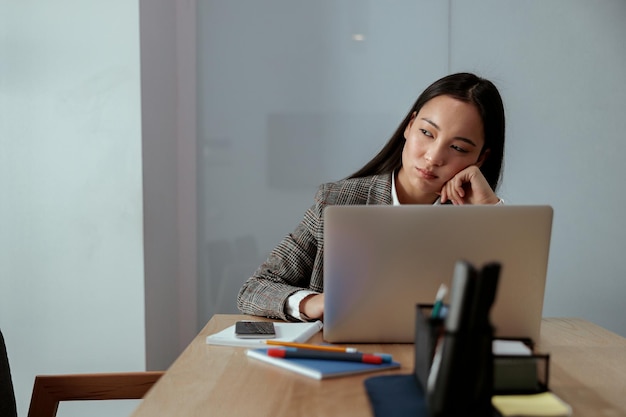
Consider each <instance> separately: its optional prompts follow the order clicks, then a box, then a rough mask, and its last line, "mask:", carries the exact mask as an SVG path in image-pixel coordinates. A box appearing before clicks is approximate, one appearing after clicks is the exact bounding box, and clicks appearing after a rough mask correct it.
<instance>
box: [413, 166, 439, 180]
mask: <svg viewBox="0 0 626 417" xmlns="http://www.w3.org/2000/svg"><path fill="white" fill-rule="evenodd" d="M417 172H418V173H419V175H420V176H421V177H422V178H424V179H427V180H434V179H436V178H437V176H436V175H435V173H434V172H432V171H428V170H426V169H422V168H417Z"/></svg>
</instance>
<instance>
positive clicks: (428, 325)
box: [414, 304, 550, 394]
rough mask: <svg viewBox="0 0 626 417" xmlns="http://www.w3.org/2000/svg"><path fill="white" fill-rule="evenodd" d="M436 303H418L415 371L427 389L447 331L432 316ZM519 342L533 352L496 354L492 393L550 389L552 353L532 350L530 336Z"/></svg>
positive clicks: (441, 322) (535, 391)
mask: <svg viewBox="0 0 626 417" xmlns="http://www.w3.org/2000/svg"><path fill="white" fill-rule="evenodd" d="M433 307H434V306H433V304H418V305H417V312H416V329H415V353H414V354H415V368H414V374H415V377H416V378H417V380H418V381H419V383H420V384H421V386H422V388H424V390H426V387H427V383H428V375H429V373H430V368H431V365H432V361H433V357H434V354H435V349H436V346H437V342H438V340H439V338H440V337H442V335H443V333H444V320H443V319H442V318H440V317H432V310H433ZM503 340H515V341H520V342H522V343H524V344H525V345H527V346H528V347H529V348H530V351H531V354H530V355H494V356H493V365H494V366H493V368H494V369H493V393H494V394H529V393H537V392H543V391H546V390H547V389H548V379H549V364H550V355H548V354H537V353H533V352H532V349H533V343H532V341H531V340H529V339H523V338H520V339H513V338H510V339H503Z"/></svg>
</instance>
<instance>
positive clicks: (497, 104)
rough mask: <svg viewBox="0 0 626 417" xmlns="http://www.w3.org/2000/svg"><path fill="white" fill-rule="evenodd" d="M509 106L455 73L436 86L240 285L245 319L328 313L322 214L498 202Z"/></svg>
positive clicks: (481, 82)
mask: <svg viewBox="0 0 626 417" xmlns="http://www.w3.org/2000/svg"><path fill="white" fill-rule="evenodd" d="M503 154H504V106H503V104H502V99H501V97H500V94H499V92H498V90H497V88H496V87H495V86H494V85H493V84H492V83H491V82H490V81H488V80H485V79H483V78H480V77H477V76H476V75H474V74H469V73H458V74H452V75H449V76H446V77H444V78H441V79H440V80H437V81H435V82H434V83H433V84H431V85H430V86H429V87H428V88H426V90H424V92H423V93H422V94H421V95H420V96H419V97H418V99H417V101H416V102H415V104H414V105H413V107H412V108H411V110H410V111H409V113H408V114H407V116H406V117H405V118H404V120H403V121H402V123H400V126H398V129H397V130H396V132H395V133H394V134H393V136H392V137H391V139H389V141H388V142H387V144H386V145H385V146H384V147H383V149H382V150H381V151H380V152H379V153H378V155H376V156H375V157H374V158H373V159H372V160H371V161H370V162H368V163H367V164H366V165H365V166H364V167H363V168H361V169H360V170H359V171H357V172H356V173H354V174H353V175H351V176H350V177H348V178H347V179H344V180H341V181H338V182H334V183H327V184H323V185H321V186H320V188H319V190H318V192H317V194H316V196H315V204H314V205H313V206H312V207H311V208H310V209H309V210H307V212H306V213H305V215H304V218H303V220H302V221H301V222H300V224H299V225H298V227H297V228H296V230H295V231H294V232H293V233H291V234H289V235H287V236H286V237H285V238H284V239H283V240H282V242H281V243H280V244H279V245H278V246H277V247H276V248H275V249H274V250H273V251H272V253H271V254H270V256H269V258H268V259H267V261H265V262H264V263H263V264H262V265H261V266H260V267H259V268H258V269H257V270H256V272H255V273H254V274H253V276H252V277H250V278H249V279H248V280H247V281H246V282H245V283H244V285H243V287H242V288H241V290H240V291H239V295H238V297H237V306H238V307H239V310H240V311H241V312H242V313H244V314H251V315H257V316H266V317H272V318H280V319H283V320H314V319H321V318H323V316H324V294H323V275H322V274H323V254H324V247H323V233H324V224H323V212H324V207H326V206H328V205H336V204H340V205H348V204H394V205H398V204H442V203H451V204H500V203H501V202H502V201H501V200H500V199H499V198H498V197H497V196H496V194H495V191H496V189H497V186H498V183H499V180H500V176H501V171H502V160H503Z"/></svg>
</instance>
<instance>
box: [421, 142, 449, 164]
mask: <svg viewBox="0 0 626 417" xmlns="http://www.w3.org/2000/svg"><path fill="white" fill-rule="evenodd" d="M424 157H425V158H426V160H427V161H428V162H429V163H431V164H432V165H434V166H441V165H443V163H444V161H445V158H444V150H443V149H441V146H438V145H435V144H433V145H432V146H431V147H429V148H428V151H426V154H425V155H424Z"/></svg>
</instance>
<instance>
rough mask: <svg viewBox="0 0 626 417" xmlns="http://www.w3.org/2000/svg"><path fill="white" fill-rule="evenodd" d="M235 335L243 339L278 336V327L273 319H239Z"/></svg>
mask: <svg viewBox="0 0 626 417" xmlns="http://www.w3.org/2000/svg"><path fill="white" fill-rule="evenodd" d="M235 336H237V337H240V338H242V339H271V338H273V337H276V329H274V323H272V322H271V321H243V320H242V321H238V322H236V323H235Z"/></svg>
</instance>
